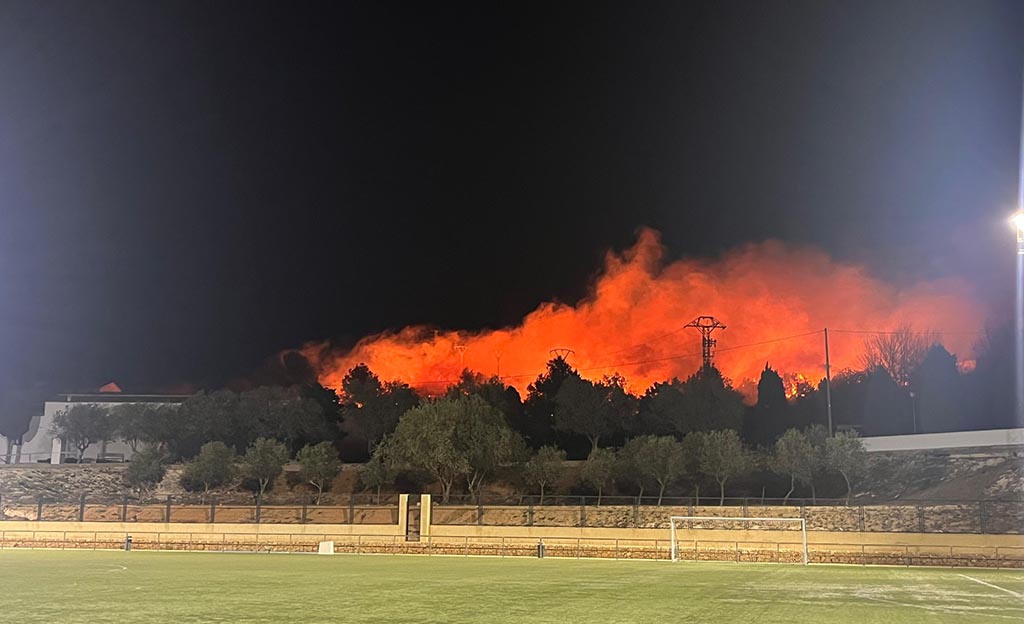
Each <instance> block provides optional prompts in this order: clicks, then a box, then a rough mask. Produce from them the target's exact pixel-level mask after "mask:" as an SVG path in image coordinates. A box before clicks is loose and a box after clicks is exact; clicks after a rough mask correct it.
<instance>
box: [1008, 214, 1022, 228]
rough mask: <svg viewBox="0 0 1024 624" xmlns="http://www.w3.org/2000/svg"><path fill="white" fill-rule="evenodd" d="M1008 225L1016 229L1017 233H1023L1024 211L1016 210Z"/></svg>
mask: <svg viewBox="0 0 1024 624" xmlns="http://www.w3.org/2000/svg"><path fill="white" fill-rule="evenodd" d="M1010 223H1011V224H1012V225H1013V226H1014V227H1015V228H1017V231H1018V232H1021V231H1024V210H1018V211H1017V212H1015V213H1013V216H1012V217H1010Z"/></svg>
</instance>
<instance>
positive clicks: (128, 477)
mask: <svg viewBox="0 0 1024 624" xmlns="http://www.w3.org/2000/svg"><path fill="white" fill-rule="evenodd" d="M166 463H167V454H166V453H164V452H163V451H162V450H160V449H159V448H157V447H155V446H149V447H146V448H144V449H142V450H141V451H138V452H137V453H134V454H133V455H132V460H131V463H129V464H128V468H127V469H126V470H125V472H124V479H125V481H126V482H127V483H128V485H129V486H131V487H132V488H134V489H135V490H136V491H138V492H139V493H140V494H141V493H144V492H147V491H149V490H151V489H153V488H154V487H156V485H157V484H158V483H160V482H161V481H163V479H164V475H165V474H167V468H166V466H165V464H166Z"/></svg>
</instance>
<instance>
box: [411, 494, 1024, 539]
mask: <svg viewBox="0 0 1024 624" xmlns="http://www.w3.org/2000/svg"><path fill="white" fill-rule="evenodd" d="M729 502H730V503H731V504H728V505H719V499H718V498H717V497H716V498H714V499H704V498H703V497H702V498H699V499H698V498H696V497H693V498H665V499H663V500H662V501H661V504H660V505H658V504H657V503H658V500H657V499H656V498H648V497H644V498H642V499H641V498H639V497H635V498H625V497H602V499H601V501H600V504H598V499H597V497H590V496H577V497H544V499H543V502H542V501H541V499H540V497H515V498H504V499H498V500H496V501H495V500H493V499H489V498H487V497H484V498H482V499H469V498H465V497H459V498H455V497H453V498H451V499H449V500H448V501H447V502H445V501H442V500H440V499H434V500H433V501H432V511H431V522H432V523H434V524H439V525H454V526H466V525H482V526H530V527H534V526H535V527H599V528H668V527H669V517H670V516H694V515H705V516H707V515H713V516H721V517H726V518H728V517H757V516H781V517H792V518H803V519H805V520H806V521H807V528H808V530H811V531H857V532H887V533H892V532H896V533H966V534H1020V533H1022V532H1024V501H1020V500H1009V501H1002V500H990V501H954V500H929V501H903V502H898V503H872V502H868V501H862V502H853V503H852V504H850V505H847V504H845V502H846V501H845V500H843V501H841V504H840V502H839V501H835V500H828V501H826V500H821V499H819V500H818V501H817V502H818V503H819V504H817V505H813V504H809V503H811V501H810V500H806V499H790V500H789V501H785V502H786V503H787V504H786V505H783V504H782V503H783V501H782V500H781V499H778V500H773V499H749V498H748V499H730V501H729ZM772 503H775V504H772ZM822 503H824V504H822Z"/></svg>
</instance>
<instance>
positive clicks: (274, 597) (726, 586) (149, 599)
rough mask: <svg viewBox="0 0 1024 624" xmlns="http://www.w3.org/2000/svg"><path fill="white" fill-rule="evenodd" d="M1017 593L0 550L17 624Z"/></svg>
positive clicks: (916, 612) (785, 570)
mask: <svg viewBox="0 0 1024 624" xmlns="http://www.w3.org/2000/svg"><path fill="white" fill-rule="evenodd" d="M962 575H968V576H970V577H973V578H974V579H976V580H971V579H969V578H966V577H965V576H962ZM978 581H984V582H985V583H989V584H990V585H985V584H983V583H981V582H978ZM993 586H994V587H993ZM1014 594H1016V595H1014ZM1022 594H1024V571H994V570H949V569H927V568H911V569H906V568H884V567H852V566H850V567H847V566H811V567H809V568H805V567H802V566H795V565H747V564H728V563H675V564H673V563H669V562H627V561H587V560H580V561H577V560H556V559H545V560H543V561H539V560H536V559H489V558H459V557H429V558H428V557H415V556H404V557H403V556H351V555H349V556H346V555H336V556H333V557H319V556H312V555H265V554H264V555H256V554H200V553H194V554H193V553H157V552H138V551H136V552H132V553H118V552H72V551H68V552H58V551H12V550H4V551H0V620H3V621H11V622H18V623H19V624H36V623H43V622H46V623H51V622H119V623H122V624H126V623H134V622H147V623H149V622H175V623H179V622H310V623H317V622H325V623H326V622H332V623H333V622H471V621H472V622H497V623H502V622H508V623H513V622H514V623H522V622H580V623H586V624H600V623H603V622H666V623H667V622H699V623H706V622H758V623H761V622H785V623H787V624H799V623H802V622H808V623H810V622H829V623H838V624H842V623H846V622H849V623H856V624H870V623H872V622H884V623H885V624H898V623H900V622H943V623H944V622H1000V621H1002V622H1012V621H1014V620H1018V621H1022V622H1024V597H1022V596H1021V595H1022ZM4 618H9V619H4Z"/></svg>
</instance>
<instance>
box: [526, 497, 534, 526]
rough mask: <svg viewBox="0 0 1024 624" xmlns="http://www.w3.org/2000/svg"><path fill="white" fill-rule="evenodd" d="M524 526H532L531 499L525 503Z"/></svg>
mask: <svg viewBox="0 0 1024 624" xmlns="http://www.w3.org/2000/svg"><path fill="white" fill-rule="evenodd" d="M526 526H533V499H532V498H531V499H530V502H529V503H527V507H526Z"/></svg>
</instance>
